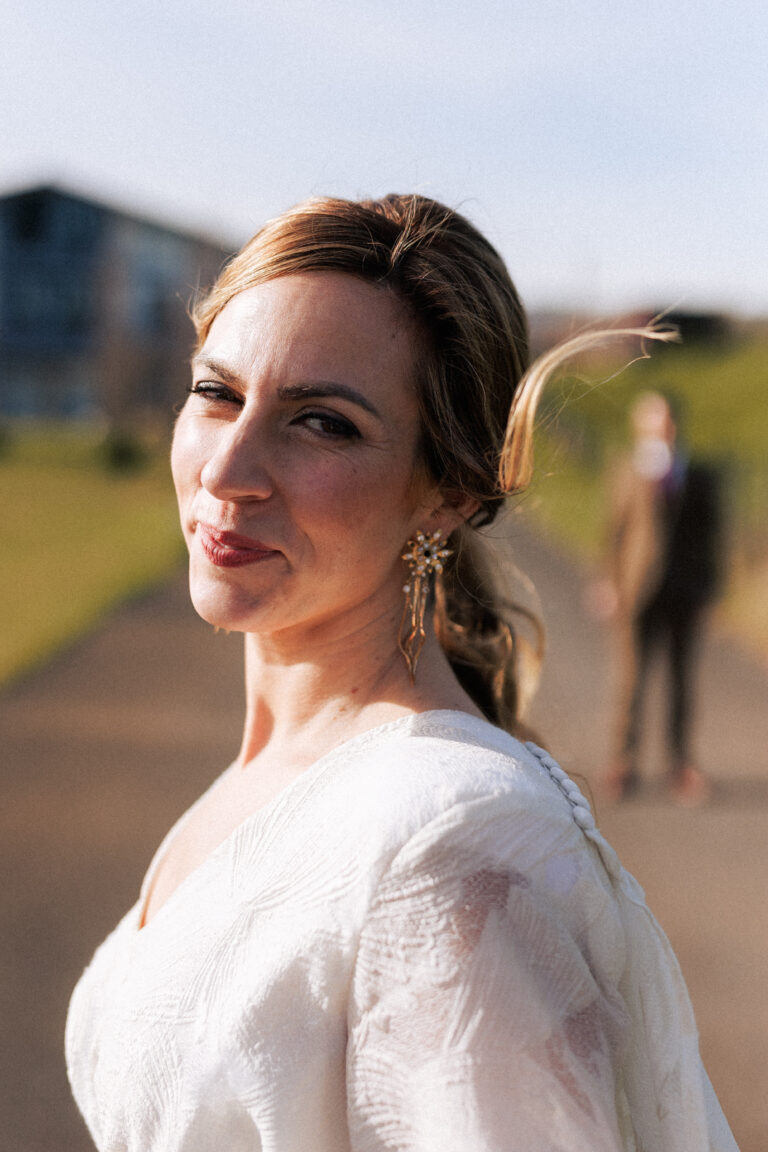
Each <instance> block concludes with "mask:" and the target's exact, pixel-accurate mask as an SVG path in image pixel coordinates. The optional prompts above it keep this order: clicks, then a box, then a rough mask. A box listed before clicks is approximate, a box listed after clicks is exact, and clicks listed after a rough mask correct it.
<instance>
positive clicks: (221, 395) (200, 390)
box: [187, 380, 240, 404]
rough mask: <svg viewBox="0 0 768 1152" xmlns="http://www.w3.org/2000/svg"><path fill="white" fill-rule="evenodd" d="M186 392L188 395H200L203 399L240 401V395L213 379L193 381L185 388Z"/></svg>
mask: <svg viewBox="0 0 768 1152" xmlns="http://www.w3.org/2000/svg"><path fill="white" fill-rule="evenodd" d="M187 392H188V393H189V395H190V396H202V398H203V399H204V400H212V401H223V402H225V403H226V402H231V403H233V404H239V403H240V397H239V396H238V395H237V394H236V393H235V392H233V391H232V389H231V388H228V387H227V386H226V384H219V383H217V381H215V380H199V381H194V382H193V383H192V384H190V385H189V387H188V388H187Z"/></svg>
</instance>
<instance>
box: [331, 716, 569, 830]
mask: <svg viewBox="0 0 768 1152" xmlns="http://www.w3.org/2000/svg"><path fill="white" fill-rule="evenodd" d="M327 800H328V801H329V802H330V804H331V805H334V804H335V805H336V806H337V807H339V808H341V809H343V811H341V812H340V813H339V816H340V819H341V820H342V821H344V822H348V821H349V822H352V823H354V825H355V826H356V828H357V829H361V828H365V829H366V830H367V833H368V834H369V835H370V836H371V837H372V838H373V839H374V840H375V841H377V842H378V843H379V844H380V846H381V849H382V851H384V852H389V851H391V850H392V849H393V848H396V847H397V845H398V844H403V843H404V842H405V841H406V840H408V839H409V838H410V837H412V836H414V835H416V834H417V833H419V832H420V831H421V830H422V829H423V828H424V827H425V826H427V825H431V824H434V823H435V822H436V821H442V820H446V819H448V820H458V821H459V822H469V823H477V822H478V821H481V820H484V819H488V818H491V817H493V815H494V813H496V812H499V811H501V810H504V811H505V812H517V813H519V814H520V815H523V814H525V813H527V814H528V815H529V816H530V815H531V814H532V813H533V812H535V811H539V812H541V813H542V814H545V815H546V816H547V817H548V818H551V819H553V820H555V821H557V820H558V813H559V815H560V817H562V816H563V812H562V811H560V809H561V807H562V805H561V803H559V801H561V800H562V797H560V796H559V795H558V794H557V792H556V791H554V790H553V789H552V786H551V781H550V780H549V778H548V777H547V774H546V772H544V770H543V769H542V766H541V764H540V762H539V760H538V759H537V757H536V756H535V755H534V754H533V753H532V752H531V750H530V749H529V748H528V747H526V746H525V745H524V744H522V743H521V742H520V741H519V740H517V739H515V737H513V736H511V735H509V734H508V733H507V732H504V731H502V730H501V729H499V728H496V727H495V726H494V725H492V724H490V723H489V722H488V721H485V720H481V719H479V718H478V717H475V716H472V715H470V714H468V713H463V712H455V711H435V712H425V713H420V714H416V715H413V716H410V717H407V718H403V719H402V720H399V721H395V722H394V724H389V725H384V726H383V727H382V728H380V729H375V730H373V731H372V732H370V733H367V734H365V736H364V738H363V739H362V740H360V741H356V742H354V743H353V744H352V745H351V746H349V747H348V748H347V749H346V750H345V752H344V755H343V757H342V763H341V765H340V770H339V771H337V772H336V773H335V774H334V786H333V787H332V788H331V789H330V794H329V795H328V796H327ZM566 807H567V806H566Z"/></svg>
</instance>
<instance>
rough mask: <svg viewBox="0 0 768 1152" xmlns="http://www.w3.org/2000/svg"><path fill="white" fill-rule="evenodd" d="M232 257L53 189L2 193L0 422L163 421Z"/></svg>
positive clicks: (207, 242) (179, 390)
mask: <svg viewBox="0 0 768 1152" xmlns="http://www.w3.org/2000/svg"><path fill="white" fill-rule="evenodd" d="M228 254H229V253H228V251H227V250H226V249H225V248H224V247H222V246H221V245H219V244H217V243H215V242H214V241H211V240H209V239H205V238H203V237H200V236H196V235H193V234H191V233H189V232H185V231H181V230H177V229H174V228H170V227H168V226H165V225H161V224H157V223H153V222H151V221H149V220H145V219H142V218H140V217H138V216H134V215H131V214H130V213H128V212H123V211H118V210H116V209H114V208H110V207H108V206H106V205H104V204H100V203H98V202H96V201H94V200H90V199H88V198H85V197H82V196H77V195H73V194H72V193H70V192H66V191H64V190H62V189H60V188H56V187H36V188H32V189H29V190H28V191H23V192H17V193H14V194H11V195H5V196H0V415H5V416H30V417H38V416H45V417H55V418H62V417H63V418H72V419H77V418H91V417H97V418H104V419H106V420H108V421H109V422H110V423H111V424H118V425H119V424H121V423H123V422H124V421H126V420H127V421H129V422H134V421H136V420H140V419H142V418H144V417H150V418H152V417H154V416H157V415H160V414H168V413H170V410H171V408H172V406H173V403H174V402H175V401H176V400H177V399H179V398H180V396H181V394H182V392H183V387H184V382H185V381H186V379H187V376H188V371H187V363H188V359H189V354H190V350H191V344H192V339H193V330H192V325H191V323H190V320H189V317H188V314H187V309H188V305H189V301H190V299H191V298H192V297H193V295H194V293H195V290H196V289H198V288H199V287H201V286H202V287H205V286H206V285H208V284H210V283H211V282H212V281H213V280H214V279H215V277H216V274H217V272H218V271H219V269H220V267H221V265H222V263H223V261H224V260H225V259H226V257H227V255H228Z"/></svg>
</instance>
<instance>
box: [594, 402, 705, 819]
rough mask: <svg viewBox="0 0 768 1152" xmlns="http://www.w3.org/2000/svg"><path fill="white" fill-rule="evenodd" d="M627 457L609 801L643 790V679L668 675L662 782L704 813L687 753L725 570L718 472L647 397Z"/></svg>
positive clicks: (613, 525) (614, 612) (606, 600)
mask: <svg viewBox="0 0 768 1152" xmlns="http://www.w3.org/2000/svg"><path fill="white" fill-rule="evenodd" d="M631 424H632V432H633V439H634V443H633V447H632V450H631V452H630V454H629V455H628V457H627V458H626V459H625V460H624V461H623V462H622V464H621V466H620V468H619V470H618V473H617V474H616V475H615V476H613V477H612V483H611V499H610V504H611V508H610V524H609V534H608V536H609V543H608V550H609V557H608V571H609V577H608V580H607V582H606V584H605V585H604V588H603V605H604V615H606V616H611V617H613V619H614V621H615V626H616V627H615V632H616V638H617V642H618V645H617V646H618V653H617V655H618V663H619V688H618V704H617V716H616V722H615V733H614V748H615V751H614V757H613V761H612V764H611V767H610V770H609V772H608V774H607V776H606V780H605V791H606V793H607V796H608V798H609V799H612V800H619V799H621V798H622V797H625V796H627V795H629V794H631V793H632V792H633V791H635V790H636V789H637V788H638V786H639V784H640V770H639V752H640V748H641V733H642V729H643V711H644V704H645V698H646V688H647V685H648V680H649V674H650V671H651V668H652V666H653V663H654V658H655V657H663V659H664V660H665V661H666V664H667V668H668V674H669V678H668V688H667V693H666V696H667V708H668V712H667V717H666V725H665V738H666V747H667V755H668V764H667V779H668V782H669V785H670V788H671V790H672V793H673V795H674V796H675V798H676V799H677V800H678V801H679V802H680V803H683V804H691V805H695V804H701V803H703V802H704V801H706V800H707V799H708V797H709V794H710V784H709V782H708V781H707V779H706V777H705V776H704V775H703V773H702V771H701V769H700V768H699V767H698V766H697V764H696V762H695V760H694V758H693V754H692V746H691V731H692V712H693V695H694V683H695V670H696V654H697V650H698V648H699V641H700V638H701V633H702V628H703V625H704V621H705V615H706V609H707V607H708V606H709V605H710V604H711V602H712V600H713V598H714V597H715V595H716V593H717V591H718V587H719V582H720V569H721V531H720V500H719V491H718V480H717V476H716V474H715V472H714V471H713V470H712V469H711V468H710V467H708V466H707V465H706V464H703V463H700V462H698V461H696V460H694V459H691V457H690V456H689V455H688V453H687V451H686V449H685V447H684V445H683V443H682V440H681V431H680V419H679V406H678V404H677V402H675V401H673V400H672V399H671V398H670V397H668V396H664V395H662V394H661V393H658V392H646V393H643V394H642V395H641V396H639V397H638V399H637V401H636V402H635V404H634V406H633V408H632V411H631Z"/></svg>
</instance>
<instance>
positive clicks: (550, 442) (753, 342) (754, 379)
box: [524, 338, 768, 652]
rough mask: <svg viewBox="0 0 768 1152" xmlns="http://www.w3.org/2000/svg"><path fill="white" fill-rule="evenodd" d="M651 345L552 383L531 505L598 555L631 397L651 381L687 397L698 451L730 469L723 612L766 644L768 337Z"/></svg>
mask: <svg viewBox="0 0 768 1152" xmlns="http://www.w3.org/2000/svg"><path fill="white" fill-rule="evenodd" d="M651 353H652V355H651V358H650V359H649V360H644V361H641V362H639V363H636V364H633V365H631V366H630V367H628V368H627V369H626V371H624V372H621V373H620V374H619V375H618V376H616V377H615V378H613V379H609V377H611V375H612V373H613V372H614V371H615V370H616V367H617V366H616V365H615V364H613V365H611V364H605V365H603V366H601V368H600V369H599V370H597V369H595V367H594V366H592V368H591V369H585V370H584V371H583V372H581V373H579V375H578V376H576V375H572V376H569V377H568V378H567V379H566V380H564V381H562V382H560V383H554V384H553V386H552V387H551V389H550V393H549V395H548V396H547V398H546V400H545V403H544V405H543V407H542V415H541V420H540V423H539V430H538V432H537V444H536V451H537V458H536V463H537V467H536V478H535V480H534V483H533V484H532V486H531V489H530V490H529V492H528V493H527V494H526V496H525V498H524V499H525V501H526V506H527V508H528V509H529V510H530V514H531V515H532V516H533V518H534V519H535V520H536V521H537V522H538V523H539V524H541V525H542V526H544V527H545V529H546V530H547V531H548V532H549V533H551V534H552V535H553V536H554V537H555V538H556V539H558V540H559V541H561V542H562V543H563V544H564V545H565V546H566V547H567V548H568V549H569V550H570V551H571V552H573V553H574V554H575V555H577V556H578V557H580V558H581V559H582V560H586V561H587V562H588V563H591V564H593V565H597V564H599V562H600V559H601V553H602V548H603V539H604V522H605V508H606V505H607V502H608V491H607V487H608V484H609V482H610V481H609V478H610V475H611V463H612V461H613V460H614V459H615V457H616V456H617V455H618V453H619V452H620V451H622V450H623V449H624V448H625V447H626V446H627V444H628V442H629V432H628V420H627V416H628V412H629V409H630V407H631V404H632V401H633V398H634V397H636V396H637V394H638V393H639V392H641V391H644V390H652V389H662V390H665V391H667V392H671V393H672V394H674V395H675V396H676V397H677V398H678V399H679V401H680V402H681V404H682V411H683V416H684V419H683V422H684V428H685V439H686V441H687V443H688V445H689V446H690V449H691V451H692V452H694V453H696V454H697V455H699V456H702V457H705V458H707V459H709V460H710V461H712V462H713V463H714V464H715V465H716V466H718V467H719V469H720V471H721V474H722V477H723V485H724V507H725V512H726V538H727V540H728V544H729V558H730V572H731V575H730V580H729V586H728V589H727V591H726V595H725V599H724V602H723V605H722V607H721V617H722V619H723V620H724V621H725V622H727V624H728V626H729V627H731V628H733V629H734V630H735V631H737V632H738V633H739V634H740V635H742V636H743V637H744V638H746V639H747V640H748V642H749V643H750V644H752V646H753V647H756V648H757V649H759V650H760V651H762V652H768V581H767V580H766V574H768V341H766V339H765V338H762V339H760V338H752V339H750V340H742V341H733V342H731V343H728V344H722V345H717V346H714V347H709V348H706V347H691V348H686V347H684V346H682V347H681V346H671V347H664V348H661V347H654V348H652V349H651Z"/></svg>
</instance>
